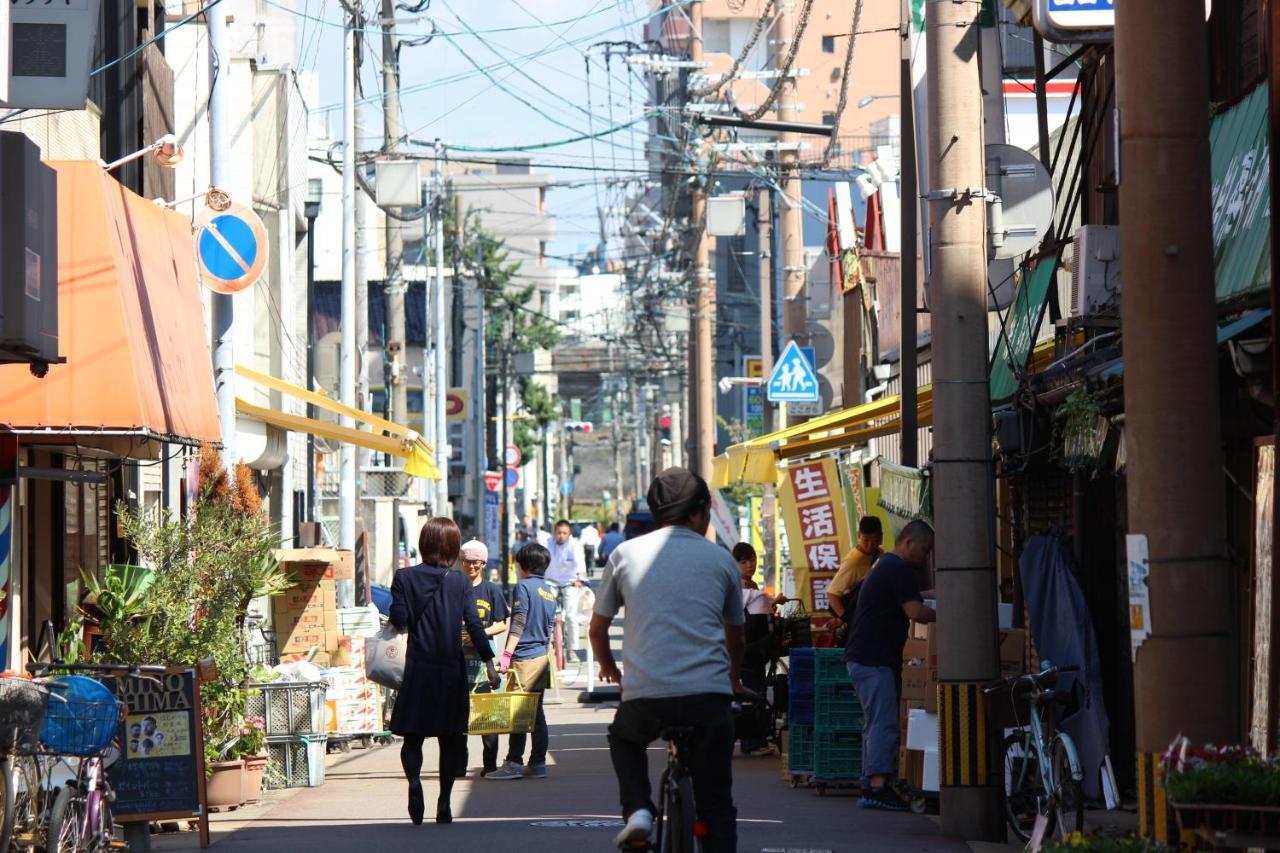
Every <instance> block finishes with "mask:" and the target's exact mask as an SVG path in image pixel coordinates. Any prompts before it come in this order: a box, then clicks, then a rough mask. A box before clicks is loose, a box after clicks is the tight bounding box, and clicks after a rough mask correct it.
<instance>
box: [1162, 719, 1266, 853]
mask: <svg viewBox="0 0 1280 853" xmlns="http://www.w3.org/2000/svg"><path fill="white" fill-rule="evenodd" d="M1163 762H1164V770H1165V778H1164V784H1165V790H1166V791H1167V793H1168V796H1169V801H1170V803H1171V804H1172V806H1173V809H1174V813H1175V815H1176V816H1177V819H1178V825H1179V826H1180V827H1181V828H1182V829H1184V830H1194V831H1196V832H1198V833H1200V834H1205V833H1214V834H1217V833H1223V834H1230V833H1243V834H1248V835H1251V836H1254V837H1257V836H1268V837H1272V838H1275V839H1276V845H1277V846H1280V757H1274V758H1271V759H1268V758H1266V757H1265V756H1263V755H1261V754H1260V753H1259V752H1258V751H1257V750H1255V749H1252V748H1250V747H1244V746H1215V745H1213V744H1208V745H1206V746H1203V747H1200V748H1195V747H1192V745H1191V743H1190V742H1189V741H1188V740H1187V739H1186V738H1184V737H1179V738H1178V739H1176V740H1175V741H1174V742H1173V744H1172V745H1171V746H1170V747H1169V750H1168V751H1167V752H1166V753H1165V755H1164V758H1163ZM1267 846H1268V847H1270V845H1267Z"/></svg>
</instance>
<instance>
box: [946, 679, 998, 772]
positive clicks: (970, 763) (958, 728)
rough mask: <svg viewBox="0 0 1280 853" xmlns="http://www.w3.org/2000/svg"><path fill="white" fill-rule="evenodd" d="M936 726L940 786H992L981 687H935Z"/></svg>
mask: <svg viewBox="0 0 1280 853" xmlns="http://www.w3.org/2000/svg"><path fill="white" fill-rule="evenodd" d="M938 724H939V725H938V759H939V763H938V770H939V774H940V781H941V783H942V784H943V785H945V786H947V787H966V788H967V787H985V786H987V785H991V784H993V780H992V773H991V753H990V743H989V739H988V736H987V709H986V695H985V694H984V693H983V692H982V685H980V684H963V683H949V684H946V683H944V684H939V685H938Z"/></svg>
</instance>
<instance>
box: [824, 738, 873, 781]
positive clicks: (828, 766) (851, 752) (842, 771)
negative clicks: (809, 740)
mask: <svg viewBox="0 0 1280 853" xmlns="http://www.w3.org/2000/svg"><path fill="white" fill-rule="evenodd" d="M813 778H814V779H815V780H817V781H820V782H856V781H857V780H859V779H861V778H862V733H861V732H841V731H836V732H823V731H821V730H818V731H817V733H816V734H815V735H814V744H813Z"/></svg>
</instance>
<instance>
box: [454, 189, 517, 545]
mask: <svg viewBox="0 0 1280 853" xmlns="http://www.w3.org/2000/svg"><path fill="white" fill-rule="evenodd" d="M461 212H462V211H461V210H458V213H459V214H461ZM454 227H455V228H457V229H458V245H459V246H461V245H462V217H461V216H458V217H457V222H455V223H454ZM487 276H488V271H487V270H486V269H485V267H484V247H482V246H481V245H480V240H479V238H478V237H477V239H476V284H477V285H478V286H477V291H478V299H479V302H478V303H477V304H478V307H477V308H476V327H475V342H474V344H473V346H474V351H473V352H472V357H473V358H474V359H475V364H474V367H473V368H472V370H473V371H474V372H475V379H474V389H473V390H472V392H471V393H472V397H471V422H472V424H473V425H474V426H475V450H474V451H473V452H472V454H471V457H472V458H471V464H472V465H474V466H475V490H476V529H477V530H479V531H480V536H481V537H482V538H483V536H484V531H486V530H488V527H487V526H486V525H485V516H484V514H485V511H486V510H485V506H486V504H485V493H486V492H487V491H488V490H489V488H488V486H486V485H485V481H484V472H485V470H486V468H487V466H488V458H489V455H488V449H489V448H488V441H487V438H488V430H487V427H488V423H489V407H488V405H486V404H487V402H488V399H489V398H488V396H486V393H485V381H484V380H485V377H484V371H485V366H484V347H485V330H484V313H485V294H486V293H488V282H487ZM504 476H505V474H504Z"/></svg>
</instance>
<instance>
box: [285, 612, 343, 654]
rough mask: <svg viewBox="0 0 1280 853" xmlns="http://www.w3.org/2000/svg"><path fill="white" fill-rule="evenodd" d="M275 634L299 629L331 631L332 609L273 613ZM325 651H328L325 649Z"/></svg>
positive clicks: (332, 626) (332, 627) (289, 632)
mask: <svg viewBox="0 0 1280 853" xmlns="http://www.w3.org/2000/svg"><path fill="white" fill-rule="evenodd" d="M272 617H273V618H272V621H273V622H274V623H275V627H276V635H277V636H279V635H280V634H292V633H294V632H295V631H299V630H307V629H311V630H316V631H332V630H333V629H334V627H335V626H334V624H333V619H332V611H328V612H326V611H324V610H319V609H316V610H304V611H302V612H301V613H288V612H284V613H274V614H272ZM326 651H328V650H327V649H326Z"/></svg>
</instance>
